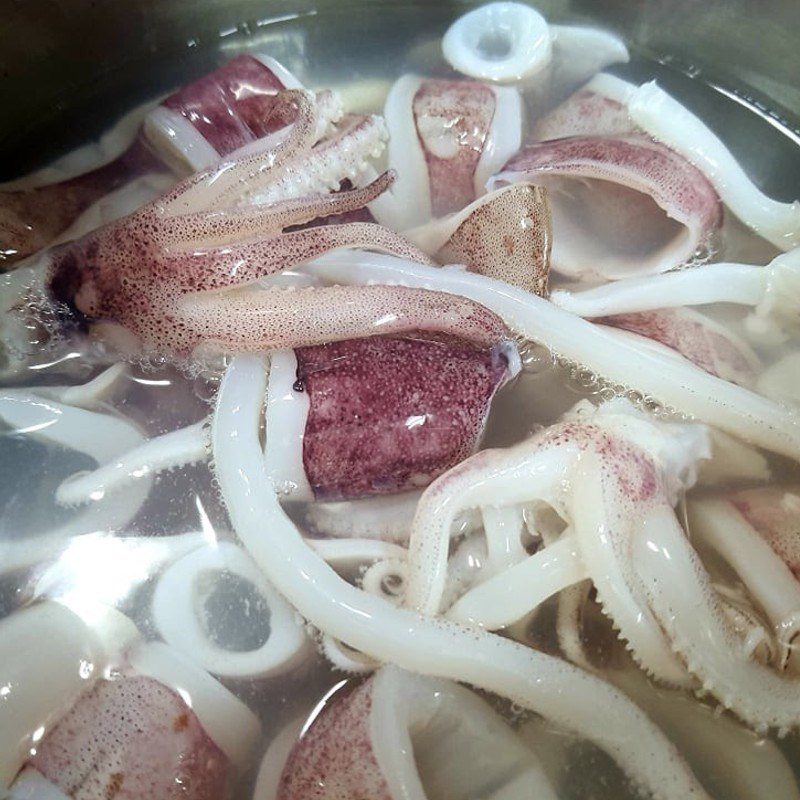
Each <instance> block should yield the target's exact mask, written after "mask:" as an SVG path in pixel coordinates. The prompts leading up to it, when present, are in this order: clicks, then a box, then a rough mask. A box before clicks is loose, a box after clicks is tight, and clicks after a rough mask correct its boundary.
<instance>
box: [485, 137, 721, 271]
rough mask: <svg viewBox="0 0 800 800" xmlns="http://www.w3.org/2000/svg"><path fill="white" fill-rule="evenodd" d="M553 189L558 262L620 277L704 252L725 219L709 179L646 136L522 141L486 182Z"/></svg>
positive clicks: (694, 257) (566, 267) (565, 268)
mask: <svg viewBox="0 0 800 800" xmlns="http://www.w3.org/2000/svg"><path fill="white" fill-rule="evenodd" d="M519 182H525V183H533V184H536V185H539V186H544V187H545V188H547V189H548V200H549V202H550V209H551V212H552V218H553V251H552V259H551V263H552V268H553V269H554V270H556V271H557V272H560V273H562V274H563V275H567V276H572V277H592V276H594V277H600V278H604V279H618V278H624V277H630V276H631V275H648V274H654V273H658V272H665V271H667V270H669V269H673V268H675V267H677V266H679V265H681V264H686V263H688V262H691V261H693V260H697V259H700V258H703V257H704V254H705V252H706V251H707V250H708V248H709V247H710V242H711V238H712V235H713V234H714V232H715V231H716V229H717V228H718V227H719V225H720V224H721V222H722V208H721V205H720V202H719V198H718V197H717V195H716V193H715V192H714V189H713V187H712V186H711V184H710V183H709V182H708V181H707V180H706V178H705V176H704V175H703V174H702V172H700V171H699V170H698V169H696V168H695V167H693V166H692V165H691V164H690V163H689V162H688V161H686V160H685V159H684V158H683V157H682V156H679V155H677V154H676V153H674V152H672V151H671V150H669V149H667V148H666V147H664V146H663V145H660V144H658V143H656V142H653V141H651V140H650V139H648V138H647V137H645V136H639V135H636V134H632V135H629V136H572V137H568V138H565V139H559V140H556V141H550V142H541V143H538V144H529V145H526V146H525V147H523V148H522V149H521V150H520V151H519V152H518V153H517V154H516V155H514V156H513V158H511V160H510V161H509V162H508V163H507V164H506V165H505V166H504V167H503V169H502V170H501V171H500V172H499V173H498V174H496V175H495V176H494V177H492V178H491V180H490V181H489V183H488V184H487V185H488V188H489V189H490V190H491V189H494V188H496V187H498V186H505V185H507V184H513V183H519Z"/></svg>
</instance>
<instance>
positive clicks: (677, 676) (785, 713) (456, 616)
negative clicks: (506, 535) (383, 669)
mask: <svg viewBox="0 0 800 800" xmlns="http://www.w3.org/2000/svg"><path fill="white" fill-rule="evenodd" d="M631 412H632V409H630V408H629V407H626V406H625V405H624V403H623V402H622V401H614V402H611V403H609V404H607V405H605V406H601V407H600V408H599V409H597V410H594V409H593V408H587V409H580V408H579V409H576V410H575V411H574V412H573V413H572V414H570V415H569V417H568V418H567V419H565V420H564V421H563V422H562V423H561V424H560V425H556V426H552V427H550V428H548V429H546V430H545V431H543V432H542V433H540V434H539V435H537V436H534V437H533V438H532V439H530V440H528V441H527V442H523V443H520V444H519V445H516V446H514V447H512V448H510V449H508V450H505V451H484V452H482V453H480V454H478V455H477V456H474V457H473V458H472V459H468V460H467V461H465V462H462V463H461V464H460V465H459V466H458V467H456V468H455V469H454V470H451V471H450V472H449V473H447V474H446V475H445V476H443V477H442V478H440V479H438V480H437V481H435V482H434V483H433V484H431V486H430V487H429V488H428V489H427V490H426V492H425V494H424V495H423V497H422V499H421V500H420V504H419V506H418V509H417V515H416V517H415V521H414V528H413V530H412V534H411V538H410V543H409V576H408V582H407V589H406V594H405V600H404V602H405V603H406V605H407V606H409V607H411V608H415V609H417V610H419V611H421V612H423V613H427V614H436V613H438V612H440V611H444V609H442V608H441V602H442V594H443V586H444V578H445V573H444V570H445V568H446V556H447V551H446V546H447V542H448V540H449V520H450V519H451V518H452V515H453V514H454V513H455V512H456V511H457V510H460V509H461V508H463V507H464V506H472V507H475V506H478V507H482V506H493V507H505V506H517V507H518V506H520V505H521V504H526V505H530V504H546V506H547V507H549V508H552V509H554V510H555V511H556V513H557V514H558V515H559V517H561V519H562V520H563V521H564V524H565V527H564V529H563V531H562V532H561V533H560V535H558V536H557V537H555V538H554V539H552V538H551V542H552V543H550V544H546V546H545V547H544V549H543V550H541V551H540V552H537V553H535V554H534V555H533V556H530V557H529V558H527V559H526V560H525V561H522V562H519V563H517V564H515V565H513V566H511V567H510V568H509V569H508V570H506V571H505V573H501V574H499V575H497V576H496V577H495V578H493V579H490V580H488V581H485V582H483V583H481V584H479V585H478V586H477V587H475V588H473V589H472V590H470V591H468V592H467V593H466V594H464V595H463V596H462V597H460V598H459V599H458V600H457V601H456V602H455V603H454V604H453V605H452V606H451V607H450V609H449V610H448V611H447V616H448V617H449V618H450V619H452V620H454V621H459V622H467V623H470V624H473V625H479V626H484V627H488V628H490V629H495V628H498V627H502V626H504V625H507V624H509V623H511V622H514V621H515V620H516V619H518V618H519V617H521V616H522V615H524V614H525V613H526V612H527V611H528V610H530V609H532V608H535V607H536V606H537V605H539V604H540V603H541V602H542V601H543V600H545V599H546V598H547V597H549V596H551V595H553V594H555V593H556V592H558V591H560V590H562V589H565V588H568V587H571V586H575V585H576V584H578V583H579V582H581V581H583V580H586V579H587V578H588V579H590V580H591V581H592V584H593V585H594V587H595V589H596V592H597V597H598V601H599V602H600V603H601V605H602V607H603V611H604V613H605V614H606V615H608V616H609V618H610V619H611V620H612V622H613V624H614V625H615V627H616V628H617V629H618V630H619V632H620V635H621V636H622V637H624V639H625V640H626V642H627V643H628V646H629V648H630V650H631V654H632V655H633V657H634V659H635V660H636V661H637V662H638V663H639V664H640V665H642V667H643V668H644V669H645V670H647V671H648V672H649V673H650V674H652V675H653V676H654V677H656V678H657V679H659V680H661V681H663V682H665V683H668V684H672V685H677V686H686V687H692V686H693V685H694V684H693V682H692V680H691V679H690V678H689V676H690V675H691V676H694V677H695V678H696V679H697V680H698V681H699V682H700V685H701V686H702V688H703V690H705V691H707V692H709V693H711V694H712V695H714V696H715V697H716V698H717V699H718V700H719V701H720V702H721V703H722V705H724V706H725V707H726V708H730V709H731V710H733V711H734V713H736V714H737V715H738V716H739V717H740V718H741V719H742V720H743V721H744V722H746V723H747V724H749V725H750V726H752V727H753V728H755V729H757V730H759V731H761V732H763V731H765V730H766V729H768V728H770V727H773V728H777V729H778V730H779V731H780V732H786V731H788V730H790V729H792V728H795V727H797V726H798V724H800V706H798V704H797V702H796V701H797V684H796V681H794V680H792V679H791V678H786V677H784V676H782V675H780V674H778V673H776V672H775V671H774V670H773V669H770V668H767V667H765V666H763V665H762V664H761V663H759V662H758V661H757V660H754V659H752V658H751V657H750V653H749V652H748V650H747V648H744V647H742V646H741V641H740V638H739V637H740V635H739V632H738V631H737V630H736V628H735V627H734V626H733V625H732V624H731V622H730V621H729V616H728V614H726V605H725V603H724V602H723V601H722V600H721V599H720V597H719V596H718V593H717V591H716V590H715V588H714V586H713V584H712V580H711V578H710V576H709V574H708V572H707V571H706V569H705V567H704V566H703V563H702V561H701V560H700V559H699V557H698V555H697V553H696V551H695V549H694V548H693V546H692V544H690V542H689V541H688V540H687V538H686V534H685V532H684V531H683V529H682V528H681V525H680V523H679V522H678V519H677V517H676V515H675V511H674V506H675V505H676V502H677V500H678V498H679V495H680V493H681V492H683V491H685V490H686V489H687V488H689V487H690V486H691V485H692V483H693V482H694V470H695V463H696V461H697V460H699V459H702V458H705V457H707V455H708V441H707V439H706V436H705V432H704V431H703V430H702V429H700V428H698V427H697V426H692V425H681V424H678V423H658V422H653V421H650V420H648V419H647V418H646V417H645V416H644V415H639V414H634V413H631ZM520 513H521V511H520ZM731 538H732V537H731ZM737 538H738V537H737ZM730 547H731V549H734V548H735V545H733V544H732V543H731V545H730ZM728 557H730V556H728ZM774 560H775V561H777V559H774ZM755 571H756V568H755V567H754V572H755ZM775 594H776V595H778V596H780V598H781V600H782V602H783V603H784V610H783V611H782V612H781V613H782V614H783V619H782V620H781V622H780V623H779V628H780V629H781V630H783V631H785V632H786V635H787V636H788V637H789V639H790V640H791V638H793V636H794V634H793V633H792V632H791V629H792V626H793V624H795V623H793V622H792V620H793V616H792V614H791V613H788V614H787V612H786V611H785V608H786V607H787V606H788V607H790V608H791V607H794V606H795V605H796V602H797V593H796V589H795V591H794V592H793V593H790V594H787V593H786V591H781V590H779V589H777V588H776V592H775ZM794 613H795V614H796V611H795V612H794Z"/></svg>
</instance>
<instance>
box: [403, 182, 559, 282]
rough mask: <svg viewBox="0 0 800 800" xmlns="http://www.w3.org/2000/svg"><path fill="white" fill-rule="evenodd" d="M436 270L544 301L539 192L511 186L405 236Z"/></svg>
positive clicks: (543, 204) (546, 245)
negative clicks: (448, 269) (459, 272)
mask: <svg viewBox="0 0 800 800" xmlns="http://www.w3.org/2000/svg"><path fill="white" fill-rule="evenodd" d="M405 235H406V236H407V237H408V238H409V239H410V240H411V241H412V242H414V244H416V245H418V246H419V247H420V249H422V250H424V251H425V252H426V253H427V254H428V255H430V256H431V258H433V259H435V260H436V261H438V262H439V263H440V264H464V265H466V267H467V269H470V270H472V271H473V272H478V273H480V274H481V275H488V276H489V277H490V278H497V279H498V280H501V281H505V282H506V283H511V284H513V285H514V286H519V287H520V288H521V289H527V290H528V291H529V292H533V293H534V294H538V295H539V296H540V297H546V296H547V277H548V274H549V272H550V249H551V247H552V236H551V231H550V207H549V205H548V203H547V196H546V193H545V191H544V190H543V189H541V188H539V187H537V186H528V185H526V184H521V183H518V184H514V185H512V186H507V187H504V188H502V189H497V190H495V191H493V192H490V193H489V194H486V195H484V196H483V197H479V198H478V199H477V200H475V201H474V202H473V203H470V205H468V206H467V207H466V208H464V209H462V210H461V211H458V212H456V213H455V214H451V215H450V216H447V217H444V218H443V219H437V220H433V221H432V222H429V223H428V224H427V225H422V226H421V227H419V228H413V229H412V230H410V231H406V234H405Z"/></svg>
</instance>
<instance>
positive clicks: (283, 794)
mask: <svg viewBox="0 0 800 800" xmlns="http://www.w3.org/2000/svg"><path fill="white" fill-rule="evenodd" d="M311 797H314V798H319V800H338V799H339V798H341V797H369V798H371V800H400V799H401V798H403V800H406V799H407V800H426V798H428V797H447V798H450V799H451V800H467V799H469V800H478V798H480V800H517V799H518V800H523V798H529V797H536V798H541V800H556V798H557V797H558V795H557V794H556V792H555V790H554V789H553V787H552V786H551V785H550V782H549V781H548V779H547V777H546V776H545V773H544V771H543V770H542V768H541V766H540V765H539V762H538V759H537V758H536V755H535V754H534V752H533V751H532V750H530V749H529V748H528V747H527V746H526V745H524V744H523V743H522V742H521V741H520V740H519V739H518V738H517V735H516V734H515V733H514V732H513V731H512V730H511V728H510V727H509V726H508V724H507V723H506V722H505V720H503V719H502V717H500V716H499V715H498V714H497V713H496V712H494V711H493V710H492V709H491V707H490V706H489V705H488V704H487V703H486V701H484V700H482V699H480V698H478V697H477V696H476V695H474V694H473V693H472V692H470V691H469V690H468V689H464V688H463V687H461V686H459V685H458V684H456V683H453V682H452V681H445V680H441V679H434V678H425V677H422V676H420V675H413V674H411V673H408V672H404V671H403V670H400V669H398V668H397V667H391V666H387V667H383V668H382V669H380V670H379V671H378V672H377V673H376V674H375V675H374V676H373V677H372V678H370V679H369V680H367V681H366V682H365V683H364V684H362V685H361V686H358V687H357V688H355V689H350V690H349V691H348V690H347V689H343V690H341V691H340V692H338V693H337V695H334V696H333V698H332V699H329V700H328V701H327V703H326V704H325V706H324V707H323V708H322V710H321V712H320V713H319V715H318V716H316V717H315V718H314V720H313V722H311V724H310V726H308V727H306V729H305V730H304V731H303V732H302V733H301V735H300V739H299V741H298V742H297V743H296V744H295V746H294V748H293V750H292V752H291V753H290V755H289V757H288V760H287V762H286V765H285V766H284V768H283V774H282V776H281V779H280V783H279V785H278V787H277V792H276V794H274V795H273V796H271V797H270V796H263V797H258V798H257V800H307V798H311Z"/></svg>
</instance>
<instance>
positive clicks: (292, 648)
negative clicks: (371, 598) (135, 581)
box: [152, 542, 310, 679]
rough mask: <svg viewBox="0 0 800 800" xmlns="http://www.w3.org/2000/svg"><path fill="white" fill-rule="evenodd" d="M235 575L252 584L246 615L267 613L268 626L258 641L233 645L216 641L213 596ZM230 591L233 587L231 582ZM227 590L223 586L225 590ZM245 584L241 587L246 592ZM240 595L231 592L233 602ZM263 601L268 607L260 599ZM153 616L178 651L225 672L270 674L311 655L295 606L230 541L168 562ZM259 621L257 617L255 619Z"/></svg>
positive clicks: (231, 674)
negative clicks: (263, 636)
mask: <svg viewBox="0 0 800 800" xmlns="http://www.w3.org/2000/svg"><path fill="white" fill-rule="evenodd" d="M231 576H232V577H233V578H235V579H236V581H237V582H240V583H242V584H245V585H247V586H249V587H252V589H253V590H254V594H253V595H252V596H246V597H245V600H244V601H243V602H244V603H245V604H246V605H245V608H246V609H247V616H250V614H253V615H260V616H266V618H267V619H268V620H269V631H268V633H267V634H266V638H265V639H264V641H263V643H262V644H260V645H259V646H256V647H253V648H251V649H245V648H240V647H237V648H236V649H229V648H226V647H224V646H222V645H220V644H219V643H218V642H217V641H215V639H214V637H213V635H212V633H211V631H212V630H213V626H212V621H211V619H210V617H211V615H212V614H213V612H212V611H211V610H210V603H209V600H210V598H211V597H212V596H213V595H214V592H215V591H219V590H220V586H221V585H222V584H223V579H224V583H227V584H230V579H231ZM228 588H229V591H230V587H228ZM221 591H222V592H223V597H224V596H225V595H224V589H222V590H221ZM242 592H243V590H242V589H241V588H240V587H237V593H238V594H239V595H240V596H241V595H242ZM234 602H235V601H234V599H233V598H232V597H230V596H229V597H228V604H229V605H231V604H233V603H234ZM259 604H263V608H262V607H261V606H260V605H259ZM152 611H153V621H154V623H155V626H156V628H157V629H158V631H159V633H160V634H161V636H162V637H163V638H164V640H165V641H166V642H167V643H168V644H169V645H170V646H171V647H173V648H174V649H175V650H176V651H178V652H180V653H183V654H185V655H186V657H187V658H191V659H192V660H193V661H194V662H196V663H197V664H199V665H200V666H202V667H204V668H205V669H207V670H208V671H209V672H211V673H213V674H214V675H219V676H220V677H223V678H237V679H241V678H265V677H272V676H274V675H280V674H282V673H285V672H286V671H287V670H289V669H291V668H293V667H296V666H297V665H298V663H299V662H300V661H302V660H303V659H304V658H305V657H306V656H308V655H309V651H310V647H309V645H310V643H309V640H308V638H307V637H306V634H305V631H304V630H303V628H302V626H301V625H299V624H298V621H297V619H296V617H295V613H294V611H293V610H292V609H291V608H290V607H289V605H288V604H287V603H286V601H285V600H284V599H283V598H282V597H281V596H280V595H279V594H278V593H277V592H276V591H275V590H274V589H273V588H272V586H270V584H269V583H268V581H267V580H265V578H264V576H263V575H262V574H261V572H260V571H259V570H258V568H257V567H256V565H255V564H254V563H253V561H252V559H251V558H250V557H249V556H248V555H247V554H246V553H245V552H244V551H243V550H242V549H241V548H239V547H237V546H236V545H234V544H231V543H230V542H218V543H217V544H215V545H213V546H208V545H207V546H205V547H203V548H200V549H197V550H194V551H193V552H191V553H189V554H187V555H185V556H184V557H183V558H181V559H179V560H177V561H175V562H174V563H173V564H172V565H171V566H169V567H168V568H167V569H166V570H165V571H164V573H163V574H162V575H161V577H160V578H159V580H158V583H157V584H156V588H155V592H154V593H153V599H152ZM250 624H251V625H256V626H257V621H256V620H254V621H253V622H251V623H250Z"/></svg>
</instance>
